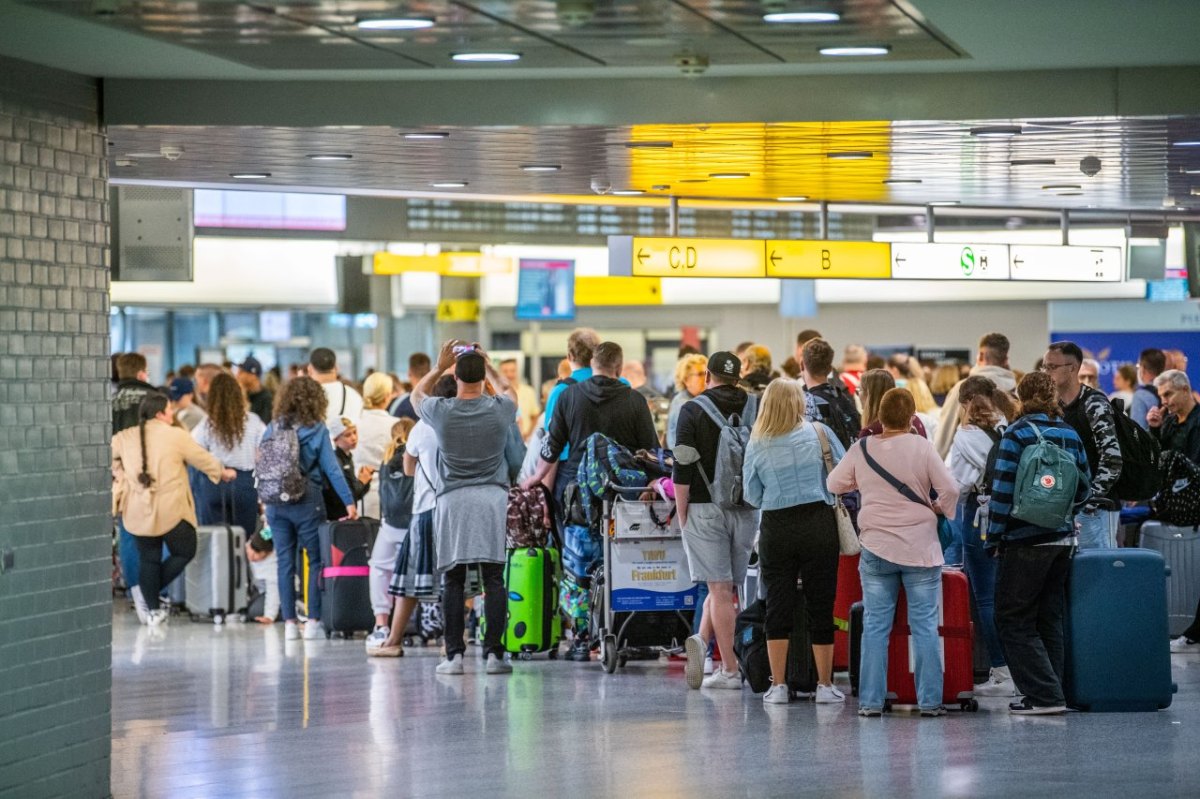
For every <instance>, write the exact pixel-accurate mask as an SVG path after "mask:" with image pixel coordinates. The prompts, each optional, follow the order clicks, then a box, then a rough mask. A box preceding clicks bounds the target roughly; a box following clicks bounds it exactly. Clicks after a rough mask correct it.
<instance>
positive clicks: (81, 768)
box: [0, 59, 112, 799]
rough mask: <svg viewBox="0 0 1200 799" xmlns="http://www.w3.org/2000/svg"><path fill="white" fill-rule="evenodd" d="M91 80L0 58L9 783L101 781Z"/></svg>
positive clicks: (104, 502) (80, 789) (0, 622)
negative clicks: (10, 559)
mask: <svg viewBox="0 0 1200 799" xmlns="http://www.w3.org/2000/svg"><path fill="white" fill-rule="evenodd" d="M99 105H100V95H99V86H98V83H97V82H96V81H94V80H90V79H86V78H82V77H79V76H75V75H69V74H65V73H61V72H55V71H51V70H46V69H43V68H40V67H34V66H32V65H30V64H25V63H22V62H16V61H11V60H5V59H0V552H11V554H12V557H13V559H14V563H13V568H12V569H10V570H7V571H5V572H4V573H0V797H3V798H4V799H8V797H21V799H26V798H27V797H38V796H81V797H82V796H89V797H90V796H99V797H103V796H108V795H109V749H110V745H111V721H110V689H111V683H112V681H111V653H110V650H111V613H112V603H111V590H110V575H111V565H110V564H111V556H110V552H111V545H110V540H111V526H110V525H111V521H110V519H109V487H110V478H109V471H108V462H109V439H110V432H109V428H110V426H111V414H110V410H109V402H108V373H109V366H108V363H109V362H108V282H109V275H108V252H107V245H108V206H107V197H108V191H107V188H106V181H107V168H106V165H105V160H104V151H105V139H104V131H103V128H102V126H101V123H100V108H99Z"/></svg>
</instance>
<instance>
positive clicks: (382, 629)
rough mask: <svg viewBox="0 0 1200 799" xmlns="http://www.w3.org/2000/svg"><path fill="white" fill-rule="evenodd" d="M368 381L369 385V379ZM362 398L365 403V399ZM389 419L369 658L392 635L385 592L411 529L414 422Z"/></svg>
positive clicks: (371, 579)
mask: <svg viewBox="0 0 1200 799" xmlns="http://www.w3.org/2000/svg"><path fill="white" fill-rule="evenodd" d="M368 382H370V380H369V379H368ZM369 393H370V392H369V391H368V392H367V394H368V395H369ZM363 399H364V400H365V399H367V397H364V398H363ZM363 415H364V416H365V415H366V414H363ZM391 418H392V429H391V440H390V441H389V442H388V446H387V449H385V450H384V451H383V454H382V456H381V460H380V469H379V477H378V484H379V512H380V524H379V534H378V535H377V536H375V546H374V547H372V549H371V559H370V561H368V565H369V566H370V568H371V573H370V575H369V577H368V581H367V582H368V584H369V588H370V593H371V610H372V611H374V613H375V629H374V631H372V633H371V634H370V635H369V636H367V654H368V655H372V654H375V655H378V654H379V653H376V652H372V650H375V649H379V648H380V647H382V645H383V644H384V643H385V642H386V641H387V639H388V636H389V635H390V634H391V628H390V627H388V618H389V617H391V616H392V606H393V601H392V596H391V594H390V593H389V591H388V589H389V587H390V584H391V580H392V569H393V568H394V567H395V565H396V558H397V557H399V555H400V550H401V549H402V548H403V546H404V542H405V540H406V539H407V538H408V529H409V527H410V526H411V524H410V523H411V521H412V515H413V513H412V507H413V492H414V489H415V486H414V483H413V480H412V477H411V475H407V474H405V472H404V451H405V444H406V442H407V441H408V434H409V433H411V432H412V429H413V426H414V425H415V424H416V422H414V421H413V420H412V419H408V418H405V419H400V420H397V419H396V418H395V417H394V416H393V417H391ZM399 610H400V609H399V608H397V609H396V612H397V614H398V615H397V616H396V617H395V618H396V619H398V621H399V624H400V630H401V632H403V630H404V625H405V624H407V623H408V614H407V613H405V614H403V618H401V616H400V615H399ZM410 612H411V609H410ZM403 654H404V650H403V649H401V650H399V651H398V652H388V653H386V655H385V656H387V655H391V656H392V657H399V656H401V655H403Z"/></svg>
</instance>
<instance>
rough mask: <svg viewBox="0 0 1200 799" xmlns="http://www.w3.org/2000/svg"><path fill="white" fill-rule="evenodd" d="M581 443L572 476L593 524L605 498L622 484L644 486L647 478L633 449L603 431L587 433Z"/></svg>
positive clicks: (597, 517) (597, 518) (611, 494)
mask: <svg viewBox="0 0 1200 799" xmlns="http://www.w3.org/2000/svg"><path fill="white" fill-rule="evenodd" d="M583 446H584V449H583V458H581V459H580V461H579V470H578V471H577V472H576V476H575V480H576V482H577V483H579V502H580V504H581V505H582V506H583V509H584V513H585V514H586V516H587V520H588V524H589V525H590V526H592V527H595V526H597V525H598V524H599V521H600V505H601V503H602V502H603V501H604V500H606V499H612V498H613V497H614V496H615V495H616V493H617V491H618V490H619V489H621V488H644V487H645V486H646V485H648V484H649V482H650V478H649V477H647V476H646V472H645V471H644V470H643V469H641V468H640V467H639V466H638V462H637V459H636V458H635V457H634V455H633V453H631V452H630V451H629V450H628V449H626V448H625V447H623V446H621V445H620V444H618V443H617V442H615V441H613V440H612V439H611V438H609V437H608V436H606V435H604V434H603V433H593V434H592V435H590V436H588V439H587V441H585V442H584V445H583Z"/></svg>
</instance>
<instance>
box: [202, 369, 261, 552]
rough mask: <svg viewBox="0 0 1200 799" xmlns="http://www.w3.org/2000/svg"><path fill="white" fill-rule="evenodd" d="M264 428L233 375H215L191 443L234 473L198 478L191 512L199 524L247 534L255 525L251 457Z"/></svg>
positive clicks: (254, 495)
mask: <svg viewBox="0 0 1200 799" xmlns="http://www.w3.org/2000/svg"><path fill="white" fill-rule="evenodd" d="M266 430H267V426H266V425H265V424H263V421H262V419H260V418H258V415H257V414H254V413H251V412H250V406H249V404H248V403H247V401H246V395H245V393H244V392H243V391H242V387H241V385H239V384H238V381H237V378H235V377H234V376H233V375H231V374H229V373H228V372H220V373H218V374H217V375H216V376H215V377H214V378H213V381H212V385H211V386H209V389H208V415H207V416H205V417H204V418H203V419H202V420H201V421H200V424H198V425H196V427H195V429H194V430H192V438H194V439H195V440H196V443H197V444H199V445H200V446H202V447H204V449H206V450H208V451H209V452H211V453H212V454H213V456H214V457H215V458H216V459H217V460H219V461H220V462H221V463H223V464H225V465H226V466H227V467H229V468H230V469H233V470H234V472H236V473H237V477H235V478H234V479H233V481H232V482H230V483H226V484H221V485H211V484H206V483H205V482H204V481H199V482H197V483H196V486H197V487H199V490H197V491H195V495H196V506H197V507H196V515H197V517H198V518H199V520H200V524H222V523H225V524H233V525H237V526H238V527H241V528H242V531H243V532H244V533H245V534H246V537H247V538H249V537H250V536H252V535H254V530H255V528H256V527H257V526H258V492H256V491H255V490H254V457H255V453H256V452H257V451H258V443H259V442H260V441H262V437H263V433H265V432H266Z"/></svg>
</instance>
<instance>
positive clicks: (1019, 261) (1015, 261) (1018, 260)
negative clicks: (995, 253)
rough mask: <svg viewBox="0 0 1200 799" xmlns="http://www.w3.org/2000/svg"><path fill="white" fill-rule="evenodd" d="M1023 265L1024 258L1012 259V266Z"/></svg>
mask: <svg viewBox="0 0 1200 799" xmlns="http://www.w3.org/2000/svg"><path fill="white" fill-rule="evenodd" d="M1023 263H1025V259H1024V258H1013V266H1020V265H1021V264H1023Z"/></svg>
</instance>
